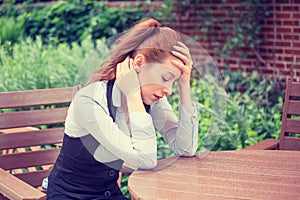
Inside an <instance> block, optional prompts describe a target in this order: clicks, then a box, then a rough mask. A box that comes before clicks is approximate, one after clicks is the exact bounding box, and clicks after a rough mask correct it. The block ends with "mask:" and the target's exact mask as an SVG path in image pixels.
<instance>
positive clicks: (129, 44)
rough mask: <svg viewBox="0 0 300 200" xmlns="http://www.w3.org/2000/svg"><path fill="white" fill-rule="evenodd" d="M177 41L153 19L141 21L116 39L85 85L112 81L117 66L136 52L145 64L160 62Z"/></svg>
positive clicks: (177, 38) (169, 29)
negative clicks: (143, 59)
mask: <svg viewBox="0 0 300 200" xmlns="http://www.w3.org/2000/svg"><path fill="white" fill-rule="evenodd" d="M178 41H181V39H180V36H179V34H178V33H177V32H176V31H174V30H173V29H171V28H169V27H164V26H162V25H161V24H160V23H159V22H158V21H157V20H155V19H151V18H150V19H143V20H141V21H139V22H137V23H136V24H135V25H134V26H133V27H132V28H131V29H129V30H128V31H126V32H124V33H122V34H121V35H120V36H119V37H118V39H117V40H116V41H115V42H114V43H113V45H112V47H111V50H110V51H109V55H108V57H107V59H106V61H105V62H103V64H102V65H101V66H100V67H99V68H98V69H96V70H95V71H94V73H93V74H92V75H91V76H90V77H89V79H88V81H87V83H86V85H88V84H90V83H93V82H96V81H102V80H111V79H114V78H115V77H116V67H117V64H118V63H120V62H122V61H123V60H124V59H125V58H126V57H127V56H128V55H129V56H130V57H132V56H134V55H135V54H136V53H137V52H139V53H142V54H143V55H144V56H145V59H146V62H162V61H164V59H165V58H166V57H167V56H168V54H171V53H170V51H172V50H174V49H173V46H174V45H175V44H176V43H177V42H178Z"/></svg>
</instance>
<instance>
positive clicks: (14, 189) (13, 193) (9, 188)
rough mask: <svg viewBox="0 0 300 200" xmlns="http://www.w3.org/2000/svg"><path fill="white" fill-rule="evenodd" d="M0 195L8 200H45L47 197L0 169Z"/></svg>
mask: <svg viewBox="0 0 300 200" xmlns="http://www.w3.org/2000/svg"><path fill="white" fill-rule="evenodd" d="M0 180H1V181H0V194H2V195H3V196H5V197H7V198H9V199H18V200H19V199H20V200H25V199H26V200H35V199H38V200H44V199H45V200H46V199H47V195H46V194H45V193H43V192H41V191H39V190H38V189H36V188H34V187H32V186H30V185H29V184H27V183H25V182H23V181H22V180H20V179H18V178H17V177H15V176H13V175H12V174H9V173H8V172H6V171H4V170H3V169H1V168H0Z"/></svg>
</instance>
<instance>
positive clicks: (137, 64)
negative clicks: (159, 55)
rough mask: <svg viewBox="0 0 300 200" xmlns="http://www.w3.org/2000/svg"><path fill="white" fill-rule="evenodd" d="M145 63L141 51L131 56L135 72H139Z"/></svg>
mask: <svg viewBox="0 0 300 200" xmlns="http://www.w3.org/2000/svg"><path fill="white" fill-rule="evenodd" d="M145 63H146V62H145V56H144V55H143V54H141V53H138V54H136V56H135V57H134V58H133V67H134V69H135V71H136V72H140V71H141V68H142V66H143V65H144V64H145Z"/></svg>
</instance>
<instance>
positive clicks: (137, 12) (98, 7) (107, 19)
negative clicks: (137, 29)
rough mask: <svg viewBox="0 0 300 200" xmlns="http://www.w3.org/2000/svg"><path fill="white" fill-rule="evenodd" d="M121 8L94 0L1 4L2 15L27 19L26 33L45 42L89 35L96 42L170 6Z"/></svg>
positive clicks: (76, 39) (69, 41) (70, 41)
mask: <svg viewBox="0 0 300 200" xmlns="http://www.w3.org/2000/svg"><path fill="white" fill-rule="evenodd" d="M121 5H123V6H121V7H120V8H115V7H108V6H106V4H105V2H94V1H79V0H69V1H58V2H55V3H51V4H30V3H25V4H24V5H23V6H21V7H17V6H12V5H10V4H8V5H5V6H3V7H0V13H1V14H3V16H9V17H17V16H21V17H23V18H24V19H25V22H24V29H25V30H24V33H25V36H26V37H31V38H33V39H35V38H36V37H37V36H40V37H41V39H42V41H43V43H44V44H49V43H51V44H59V43H67V44H68V45H70V46H71V45H72V44H73V43H74V42H76V43H78V44H79V45H80V44H81V41H82V40H84V39H85V38H86V37H87V36H89V35H91V36H92V37H91V39H92V41H93V42H94V45H96V41H97V40H98V39H101V38H109V37H111V36H114V35H116V34H117V33H121V32H123V31H125V30H126V29H128V28H129V27H131V26H132V24H133V23H134V22H136V21H138V20H140V19H142V18H145V17H156V18H163V16H165V15H166V14H167V11H168V9H167V8H166V7H165V6H164V4H163V6H161V7H160V8H157V9H150V8H151V5H152V4H151V2H150V3H148V4H147V5H148V8H149V10H147V9H146V10H145V8H143V7H142V6H141V4H139V3H136V4H135V6H134V7H132V6H129V5H128V6H126V4H125V3H123V4H121Z"/></svg>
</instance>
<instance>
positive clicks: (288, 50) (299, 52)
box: [284, 49, 300, 55]
mask: <svg viewBox="0 0 300 200" xmlns="http://www.w3.org/2000/svg"><path fill="white" fill-rule="evenodd" d="M284 53H285V54H291V55H293V54H294V55H300V50H299V49H298V50H297V49H294V50H292V49H285V50H284Z"/></svg>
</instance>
